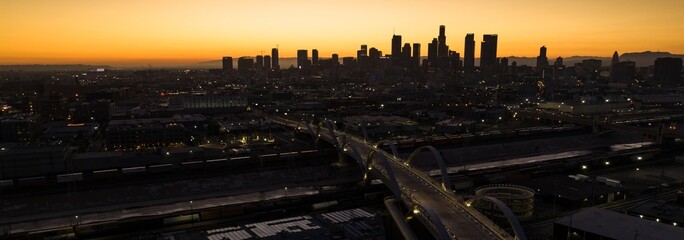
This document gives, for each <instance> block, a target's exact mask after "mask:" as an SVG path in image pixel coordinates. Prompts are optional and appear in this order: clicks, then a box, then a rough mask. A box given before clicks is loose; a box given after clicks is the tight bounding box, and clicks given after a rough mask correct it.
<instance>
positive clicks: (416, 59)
mask: <svg viewBox="0 0 684 240" xmlns="http://www.w3.org/2000/svg"><path fill="white" fill-rule="evenodd" d="M413 67H416V68H417V67H420V43H414V44H413Z"/></svg>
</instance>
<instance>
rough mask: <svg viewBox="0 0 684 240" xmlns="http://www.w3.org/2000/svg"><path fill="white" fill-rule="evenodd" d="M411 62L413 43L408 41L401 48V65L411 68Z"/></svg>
mask: <svg viewBox="0 0 684 240" xmlns="http://www.w3.org/2000/svg"><path fill="white" fill-rule="evenodd" d="M411 62H412V61H411V44H410V43H406V44H404V47H403V48H402V49H401V65H402V66H404V67H406V68H410V67H411Z"/></svg>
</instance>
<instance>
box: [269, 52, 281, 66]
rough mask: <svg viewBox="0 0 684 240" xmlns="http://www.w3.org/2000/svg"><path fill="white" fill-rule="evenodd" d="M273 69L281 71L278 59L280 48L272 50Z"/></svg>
mask: <svg viewBox="0 0 684 240" xmlns="http://www.w3.org/2000/svg"><path fill="white" fill-rule="evenodd" d="M271 67H272V68H273V69H274V70H280V59H278V48H273V49H271Z"/></svg>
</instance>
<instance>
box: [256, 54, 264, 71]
mask: <svg viewBox="0 0 684 240" xmlns="http://www.w3.org/2000/svg"><path fill="white" fill-rule="evenodd" d="M254 68H256V69H259V70H261V69H263V68H264V56H261V55H257V56H256V64H255V65H254Z"/></svg>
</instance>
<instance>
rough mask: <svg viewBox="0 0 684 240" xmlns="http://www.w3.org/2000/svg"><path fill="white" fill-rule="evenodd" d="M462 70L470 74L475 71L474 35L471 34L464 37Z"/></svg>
mask: <svg viewBox="0 0 684 240" xmlns="http://www.w3.org/2000/svg"><path fill="white" fill-rule="evenodd" d="M463 68H464V70H465V73H472V72H473V71H474V70H475V34H472V33H468V34H466V37H465V48H464V50H463Z"/></svg>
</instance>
